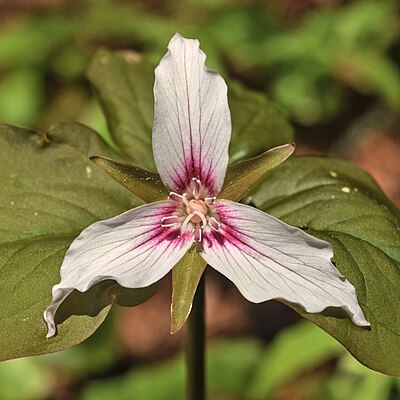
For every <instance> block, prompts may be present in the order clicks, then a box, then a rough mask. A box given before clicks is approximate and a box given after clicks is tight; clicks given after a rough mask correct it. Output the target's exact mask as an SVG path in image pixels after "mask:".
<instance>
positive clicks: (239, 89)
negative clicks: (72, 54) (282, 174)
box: [87, 49, 293, 170]
mask: <svg viewBox="0 0 400 400" xmlns="http://www.w3.org/2000/svg"><path fill="white" fill-rule="evenodd" d="M154 68H155V65H154V64H152V63H151V62H149V61H147V60H146V59H143V60H141V57H140V56H138V55H137V54H134V55H132V54H129V53H115V52H111V51H109V50H105V49H101V50H99V51H98V52H97V53H96V54H95V56H94V58H93V60H92V62H91V64H90V65H89V68H88V70H87V77H88V79H89V81H90V82H91V84H92V85H93V87H94V89H95V92H96V94H97V97H98V98H99V101H100V104H101V106H102V108H103V110H104V113H105V115H106V118H107V122H108V125H109V128H110V131H111V134H112V138H113V140H114V141H115V143H116V144H117V145H118V146H119V148H120V150H121V152H123V153H125V154H126V155H128V156H129V157H130V158H131V160H132V161H133V162H134V163H135V164H136V165H138V166H140V167H143V168H147V169H152V170H154V163H153V160H152V158H151V157H150V156H149V155H150V154H152V147H151V130H152V125H153V107H154V103H153V83H154ZM228 98H229V106H230V109H231V115H232V140H231V143H230V155H231V160H230V161H231V162H237V161H240V160H242V159H244V158H249V157H253V156H255V155H258V154H260V153H263V152H264V151H266V150H268V149H270V148H272V147H275V146H279V145H283V144H286V143H290V142H293V130H292V128H291V126H290V125H289V123H288V121H287V119H286V118H285V116H284V115H283V113H282V112H280V111H279V110H278V109H277V108H276V107H275V106H274V105H273V104H272V103H271V102H270V101H269V100H267V99H266V97H265V96H264V95H262V94H260V93H257V92H254V91H251V90H248V89H245V88H244V87H243V86H241V85H239V84H238V83H232V84H230V83H229V82H228Z"/></svg>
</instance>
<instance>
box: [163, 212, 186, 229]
mask: <svg viewBox="0 0 400 400" xmlns="http://www.w3.org/2000/svg"><path fill="white" fill-rule="evenodd" d="M182 219H183V218H182V217H178V216H177V215H169V216H168V217H162V218H161V226H162V227H163V228H168V227H169V226H174V225H176V224H179V223H180V222H181V221H182Z"/></svg>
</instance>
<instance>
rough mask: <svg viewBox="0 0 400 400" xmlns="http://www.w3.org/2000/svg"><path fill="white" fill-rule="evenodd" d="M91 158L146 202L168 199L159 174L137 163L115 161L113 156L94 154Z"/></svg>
mask: <svg viewBox="0 0 400 400" xmlns="http://www.w3.org/2000/svg"><path fill="white" fill-rule="evenodd" d="M90 159H91V160H92V161H93V162H94V163H95V164H96V165H97V166H99V167H100V168H101V169H102V170H103V171H104V172H105V173H107V174H108V175H110V176H111V177H112V178H114V179H115V180H116V181H117V182H118V183H120V184H121V185H122V186H124V187H126V188H127V189H128V190H129V191H130V192H132V193H133V194H135V195H136V196H138V197H140V198H141V199H142V200H144V201H145V202H146V203H151V202H153V201H157V200H166V199H167V197H168V192H167V189H166V188H165V186H164V185H163V183H162V182H161V179H160V176H159V175H158V174H156V173H154V172H151V171H147V170H144V169H142V168H139V167H136V166H135V165H131V164H126V163H122V162H120V161H114V160H112V159H111V158H106V157H99V156H94V157H90Z"/></svg>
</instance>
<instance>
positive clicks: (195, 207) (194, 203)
mask: <svg viewBox="0 0 400 400" xmlns="http://www.w3.org/2000/svg"><path fill="white" fill-rule="evenodd" d="M194 211H198V212H199V213H200V214H202V215H203V216H204V217H205V216H206V215H207V212H208V207H207V205H206V203H204V201H203V200H196V199H192V200H189V204H188V205H187V206H186V213H187V214H188V215H190V214H192V213H193V212H194ZM201 221H202V218H201V216H200V215H199V214H197V213H196V214H194V215H193V216H192V217H191V218H190V222H193V223H194V224H199V223H200V222H201Z"/></svg>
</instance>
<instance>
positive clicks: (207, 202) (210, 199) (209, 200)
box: [204, 197, 217, 206]
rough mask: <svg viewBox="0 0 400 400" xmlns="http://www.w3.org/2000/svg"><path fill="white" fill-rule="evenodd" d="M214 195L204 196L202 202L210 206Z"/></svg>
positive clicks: (214, 198) (213, 201)
mask: <svg viewBox="0 0 400 400" xmlns="http://www.w3.org/2000/svg"><path fill="white" fill-rule="evenodd" d="M216 199H217V198H216V197H206V198H205V199H204V203H206V204H207V205H208V206H212V205H213V204H214V203H215V200H216Z"/></svg>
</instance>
